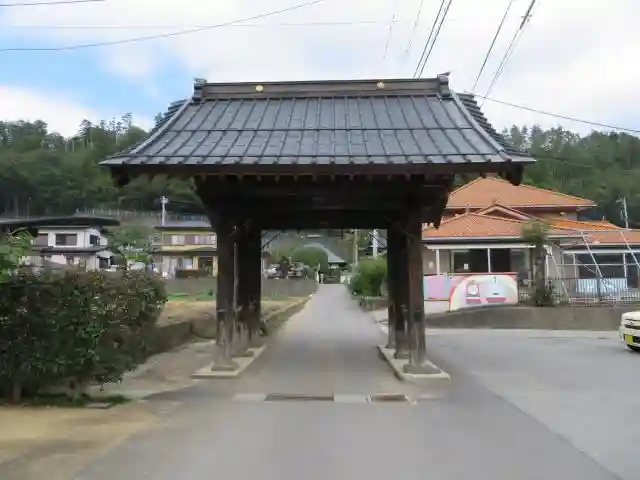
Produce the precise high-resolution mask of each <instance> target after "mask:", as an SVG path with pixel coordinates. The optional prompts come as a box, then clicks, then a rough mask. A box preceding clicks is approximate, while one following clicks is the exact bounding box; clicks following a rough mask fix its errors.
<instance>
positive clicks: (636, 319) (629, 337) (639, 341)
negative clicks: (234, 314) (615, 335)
mask: <svg viewBox="0 0 640 480" xmlns="http://www.w3.org/2000/svg"><path fill="white" fill-rule="evenodd" d="M620 338H621V339H622V341H623V342H624V343H625V344H626V345H627V347H629V348H630V349H631V350H633V351H634V352H638V353H640V311H638V312H627V313H623V314H622V319H621V321H620Z"/></svg>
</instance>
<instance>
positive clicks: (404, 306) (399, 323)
mask: <svg viewBox="0 0 640 480" xmlns="http://www.w3.org/2000/svg"><path fill="white" fill-rule="evenodd" d="M404 223H405V222H404V221H402V220H401V219H399V221H398V222H397V223H394V224H393V225H391V227H390V228H389V234H388V236H389V239H388V242H389V244H388V250H389V251H390V250H395V252H396V253H395V257H394V260H395V267H394V277H395V281H394V282H393V284H394V286H393V290H394V297H395V299H394V301H393V304H394V308H393V315H394V324H395V327H394V335H395V348H396V351H395V355H394V356H395V357H396V358H407V357H408V355H409V345H408V335H407V334H408V331H407V326H408V325H407V316H408V308H409V304H408V299H409V297H408V294H409V264H408V257H407V237H406V235H405V232H404ZM392 265H394V264H393V263H392Z"/></svg>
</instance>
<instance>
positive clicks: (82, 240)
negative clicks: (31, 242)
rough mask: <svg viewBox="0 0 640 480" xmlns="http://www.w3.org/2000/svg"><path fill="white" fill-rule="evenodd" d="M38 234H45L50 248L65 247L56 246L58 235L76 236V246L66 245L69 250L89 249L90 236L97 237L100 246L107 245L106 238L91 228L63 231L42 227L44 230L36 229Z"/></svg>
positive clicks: (66, 229) (64, 229)
mask: <svg viewBox="0 0 640 480" xmlns="http://www.w3.org/2000/svg"><path fill="white" fill-rule="evenodd" d="M38 234H39V235H44V234H46V235H47V236H48V238H47V245H48V246H50V247H57V248H65V246H62V245H56V235H58V234H70V235H73V234H75V235H77V237H78V238H77V243H76V245H66V247H70V248H90V247H91V246H92V245H91V242H90V237H91V235H95V236H97V237H99V239H100V245H107V243H108V240H107V237H106V236H105V235H103V234H102V233H101V232H100V230H99V229H97V228H93V227H85V228H63V229H60V228H58V229H56V228H46V227H44V228H40V229H38Z"/></svg>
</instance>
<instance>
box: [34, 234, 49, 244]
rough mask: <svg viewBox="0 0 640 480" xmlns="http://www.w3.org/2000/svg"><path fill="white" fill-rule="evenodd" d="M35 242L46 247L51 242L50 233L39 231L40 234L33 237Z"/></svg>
mask: <svg viewBox="0 0 640 480" xmlns="http://www.w3.org/2000/svg"><path fill="white" fill-rule="evenodd" d="M33 244H34V245H36V246H38V247H46V246H47V245H48V244H49V235H48V234H46V233H39V234H38V236H37V237H36V238H34V239H33Z"/></svg>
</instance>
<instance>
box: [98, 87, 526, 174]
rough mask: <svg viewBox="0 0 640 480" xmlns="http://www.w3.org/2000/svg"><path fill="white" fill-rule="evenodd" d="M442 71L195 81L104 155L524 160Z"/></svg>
mask: <svg viewBox="0 0 640 480" xmlns="http://www.w3.org/2000/svg"><path fill="white" fill-rule="evenodd" d="M523 155H525V154H522V153H521V152H517V151H516V150H515V149H514V148H513V147H510V146H509V145H508V144H507V143H506V141H505V140H504V138H502V137H501V136H500V135H499V134H498V133H497V132H496V131H495V130H494V129H493V128H492V127H491V125H490V124H489V123H488V122H487V120H486V119H485V118H484V116H483V115H482V113H481V112H480V109H479V108H478V106H477V104H476V103H475V101H474V100H473V97H470V96H469V95H464V96H458V95H457V94H455V93H454V92H452V91H451V90H450V89H449V84H448V77H446V76H440V77H438V78H435V79H417V80H416V79H412V80H385V81H384V82H378V81H374V80H354V81H331V82H284V83H263V84H256V83H251V84H250V83H236V84H215V83H202V82H197V83H196V85H195V89H194V95H193V97H192V98H190V99H188V100H185V101H183V102H174V103H173V104H172V105H171V107H170V110H169V112H168V113H167V114H166V115H165V116H164V117H163V119H162V120H161V122H159V123H158V125H157V126H156V128H155V129H154V130H153V131H152V132H151V134H150V135H149V136H148V137H147V138H146V139H145V140H144V141H142V142H141V143H140V144H138V145H136V146H134V147H133V148H131V149H129V150H127V151H125V152H122V153H120V154H117V155H115V156H113V157H111V158H109V159H107V160H105V161H104V162H102V164H103V165H107V166H119V165H145V166H154V165H157V166H158V165H163V166H166V165H182V166H187V167H188V166H203V165H204V166H207V165H211V166H224V165H233V164H235V165H274V164H280V165H292V164H300V165H311V164H318V165H321V164H359V165H362V164H405V163H414V164H452V163H453V164H465V163H473V164H486V163H499V164H502V163H506V162H513V163H522V164H525V163H532V162H533V160H532V159H531V158H529V157H526V156H523Z"/></svg>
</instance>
